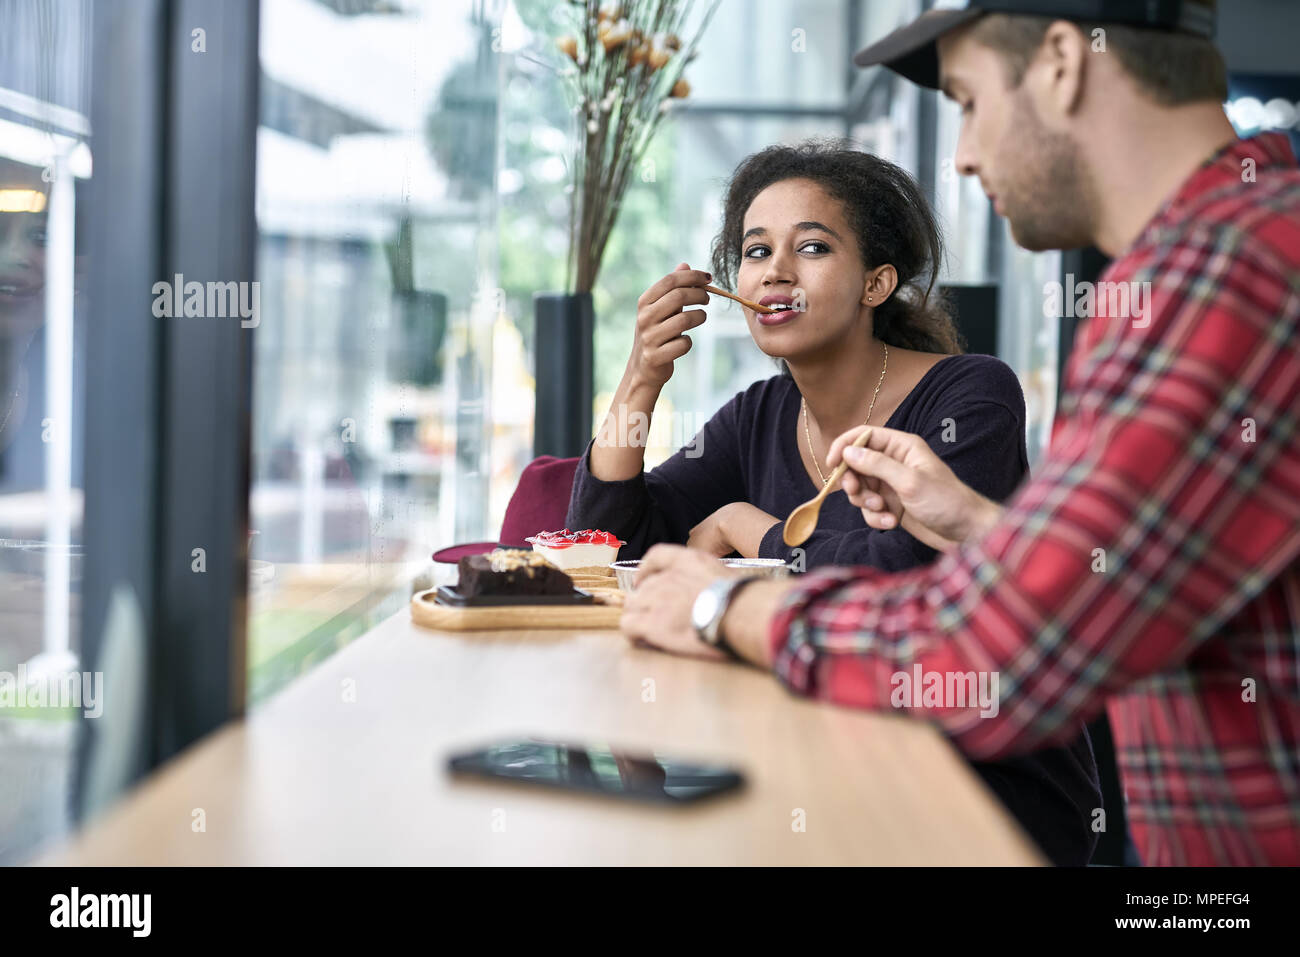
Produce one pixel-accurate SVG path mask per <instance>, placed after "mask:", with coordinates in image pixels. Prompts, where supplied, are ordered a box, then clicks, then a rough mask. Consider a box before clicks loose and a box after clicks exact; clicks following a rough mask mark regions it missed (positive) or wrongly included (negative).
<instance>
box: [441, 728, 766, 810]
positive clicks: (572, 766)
mask: <svg viewBox="0 0 1300 957" xmlns="http://www.w3.org/2000/svg"><path fill="white" fill-rule="evenodd" d="M447 769H448V770H449V771H450V772H451V773H452V774H455V775H463V776H468V777H475V778H492V779H496V780H504V781H516V782H519V783H523V784H534V785H538V786H541V787H547V788H552V789H559V790H565V791H581V792H584V793H588V794H605V795H608V796H610V797H617V798H628V799H631V800H636V801H651V802H656V803H660V804H678V805H684V804H692V803H694V802H696V801H701V800H704V799H705V798H710V797H715V796H717V795H720V794H726V793H727V792H729V791H736V790H739V789H740V788H742V787H743V786H744V783H745V779H744V776H743V775H742V774H741V773H740V772H739V771H737V770H736V769H734V768H729V767H724V766H722V765H711V764H698V763H693V762H690V761H679V760H677V759H675V758H669V757H666V756H664V755H661V754H658V753H633V752H629V751H624V750H621V749H619V748H614V747H610V746H608V745H605V744H569V743H563V742H558V741H544V740H538V739H533V738H521V739H516V740H511V741H503V742H499V743H496V744H492V745H489V746H487V747H484V748H479V749H477V750H473V751H467V752H464V753H461V754H454V755H452V756H451V757H450V758H449V759H448V760H447Z"/></svg>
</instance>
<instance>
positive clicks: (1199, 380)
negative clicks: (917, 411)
mask: <svg viewBox="0 0 1300 957" xmlns="http://www.w3.org/2000/svg"><path fill="white" fill-rule="evenodd" d="M1103 281H1107V282H1139V283H1141V282H1149V283H1151V299H1150V301H1149V304H1148V309H1147V311H1146V312H1145V314H1143V315H1141V316H1137V317H1134V318H1125V317H1124V316H1114V317H1111V318H1107V315H1108V312H1107V307H1108V306H1109V305H1110V303H1109V297H1108V296H1098V297H1097V298H1098V308H1097V310H1096V311H1095V313H1094V316H1095V318H1093V319H1091V320H1089V322H1088V323H1087V324H1086V325H1085V326H1084V327H1083V331H1082V333H1081V339H1080V341H1079V342H1078V343H1077V344H1076V346H1075V348H1074V351H1073V354H1072V355H1071V357H1070V363H1069V366H1068V369H1067V372H1066V383H1065V384H1066V389H1065V394H1064V396H1063V399H1062V403H1061V408H1060V410H1059V413H1058V416H1057V419H1056V421H1055V423H1054V425H1053V432H1052V442H1051V448H1050V450H1049V452H1048V454H1047V455H1046V457H1045V460H1044V461H1043V463H1042V464H1041V466H1040V468H1039V469H1038V470H1037V474H1036V476H1035V477H1034V478H1033V479H1031V480H1030V481H1028V482H1027V483H1026V484H1025V485H1023V486H1022V487H1021V488H1020V489H1019V491H1018V492H1017V493H1016V495H1015V497H1014V498H1013V499H1012V500H1011V501H1010V502H1009V503H1008V506H1009V507H1008V509H1007V511H1006V513H1005V515H1004V516H1003V519H1002V521H1001V522H1000V523H999V524H998V525H997V526H996V527H995V528H994V529H993V530H991V531H990V532H989V533H988V534H987V535H985V536H984V537H983V538H982V539H980V540H978V541H972V542H968V543H966V544H964V545H963V546H962V547H961V548H960V549H958V550H956V551H954V552H952V553H949V554H947V555H944V556H942V557H941V558H940V560H939V561H938V562H936V563H935V564H934V565H932V566H930V567H928V568H924V569H917V570H915V571H911V572H906V573H903V574H895V575H890V574H885V573H883V572H880V571H877V570H874V569H866V568H856V569H847V568H840V569H830V570H826V571H819V572H815V573H811V574H809V575H807V576H805V577H804V578H803V579H802V582H801V584H800V586H799V587H798V588H797V589H796V590H795V591H794V592H793V593H791V595H790V596H789V597H788V599H787V600H786V602H785V603H784V604H783V606H782V608H781V610H780V612H779V614H778V616H777V618H776V620H775V621H774V623H773V625H772V631H771V639H772V643H773V649H774V653H775V669H776V672H777V674H778V676H779V677H780V678H781V679H782V680H783V681H784V682H785V683H786V684H787V685H788V686H789V687H790V688H791V689H792V690H794V691H797V692H799V693H802V694H807V695H813V696H815V697H818V698H824V699H827V700H830V701H835V702H839V703H842V704H847V705H853V706H855V707H861V708H874V709H881V710H884V709H888V708H890V707H891V697H895V700H897V701H898V702H900V703H903V702H905V699H904V698H902V695H901V691H902V688H903V684H902V680H901V679H896V678H895V677H894V676H896V675H898V674H899V673H906V674H908V675H914V674H915V671H914V668H915V666H916V665H919V666H920V667H921V672H920V674H921V676H922V677H923V678H927V679H928V675H930V674H938V675H940V676H943V675H948V674H949V673H953V672H963V673H964V672H976V673H979V672H996V673H997V675H998V681H999V689H1000V708H999V710H998V711H997V714H996V715H994V716H990V717H980V710H981V709H980V707H979V705H978V704H974V703H968V706H965V707H959V706H957V704H958V703H959V702H958V701H957V699H956V698H955V697H954V699H953V700H951V701H944V702H942V704H939V706H936V707H924V708H921V709H920V710H916V711H915V713H916V714H917V715H918V716H924V717H928V718H931V719H933V720H935V721H937V722H938V723H939V725H940V726H941V728H942V729H943V730H944V732H945V733H946V734H948V735H949V736H950V738H951V739H952V740H953V741H954V742H955V743H956V744H957V745H958V747H960V748H961V749H962V750H963V751H964V752H965V753H966V754H968V755H970V756H971V757H973V758H984V759H988V758H999V757H1003V756H1008V755H1014V754H1020V753H1024V752H1027V751H1030V750H1033V749H1035V748H1039V747H1041V746H1043V745H1047V744H1054V743H1060V742H1063V741H1065V740H1067V739H1068V738H1070V737H1071V736H1072V735H1074V734H1076V733H1077V730H1078V728H1079V725H1080V724H1081V723H1083V722H1085V721H1088V720H1091V719H1092V718H1095V717H1096V716H1097V715H1098V714H1099V713H1100V712H1101V710H1102V707H1103V706H1106V707H1108V709H1109V713H1110V720H1111V724H1112V730H1113V733H1114V737H1115V745H1116V752H1117V758H1118V764H1119V768H1120V773H1121V776H1122V778H1123V781H1124V786H1125V792H1126V796H1127V799H1128V813H1129V820H1130V823H1131V826H1132V830H1133V835H1134V839H1135V841H1136V843H1137V846H1138V851H1139V853H1140V855H1141V857H1142V860H1143V862H1144V863H1146V864H1292V865H1295V864H1300V444H1298V440H1300V434H1298V431H1297V415H1298V414H1300V170H1298V169H1297V168H1296V159H1295V156H1294V155H1293V154H1292V152H1291V149H1290V145H1289V143H1288V142H1287V140H1286V138H1285V137H1283V136H1280V135H1276V134H1270V135H1265V136H1259V137H1256V138H1255V139H1252V140H1244V141H1239V142H1236V143H1234V144H1232V145H1231V146H1230V147H1228V148H1227V149H1225V150H1223V151H1222V152H1221V153H1220V154H1219V155H1217V156H1216V157H1214V158H1213V159H1212V160H1211V161H1209V162H1207V163H1206V164H1205V165H1204V166H1203V167H1201V169H1199V170H1198V171H1197V172H1196V173H1195V174H1194V175H1193V176H1192V177H1191V178H1190V179H1189V180H1188V181H1187V182H1186V183H1185V184H1184V185H1183V187H1182V188H1181V190H1180V191H1179V192H1178V193H1177V194H1176V195H1175V196H1174V197H1173V199H1172V200H1171V201H1170V202H1169V203H1167V204H1166V205H1165V207H1164V208H1163V209H1162V210H1161V211H1160V212H1159V213H1158V214H1157V216H1156V217H1155V219H1154V220H1153V221H1152V222H1151V223H1150V224H1148V226H1147V227H1146V229H1145V230H1144V231H1143V233H1142V235H1141V236H1140V237H1139V239H1138V240H1137V242H1136V243H1135V244H1134V246H1133V247H1132V248H1131V249H1130V250H1129V252H1128V253H1127V254H1126V255H1125V256H1124V257H1123V258H1121V259H1120V260H1118V261H1117V262H1115V263H1114V264H1113V265H1112V266H1111V268H1110V269H1109V270H1107V273H1106V275H1105V276H1104V277H1103ZM918 691H919V689H918ZM896 692H897V694H896ZM918 697H919V695H918ZM919 703H920V702H919V701H917V702H913V706H915V705H917V704H919ZM925 703H926V704H932V703H935V704H937V702H934V701H933V699H932V700H931V701H926V702H925Z"/></svg>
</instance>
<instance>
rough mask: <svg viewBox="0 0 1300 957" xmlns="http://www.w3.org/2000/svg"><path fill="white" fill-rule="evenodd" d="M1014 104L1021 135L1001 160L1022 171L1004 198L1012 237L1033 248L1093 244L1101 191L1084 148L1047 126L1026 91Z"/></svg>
mask: <svg viewBox="0 0 1300 957" xmlns="http://www.w3.org/2000/svg"><path fill="white" fill-rule="evenodd" d="M1013 109H1014V112H1013V114H1012V119H1011V122H1012V129H1013V130H1015V131H1016V134H1017V135H1015V136H1014V137H1012V138H1010V139H1009V140H1008V141H1007V146H1006V153H1007V154H1008V155H1004V157H1003V163H1002V164H1000V165H1002V168H1003V169H1018V170H1019V173H1018V174H1017V175H1015V176H1013V177H1011V178H1010V180H1009V181H1008V188H1007V190H1006V194H1005V195H1004V197H1003V209H1004V210H1005V214H1006V218H1007V221H1008V222H1009V223H1010V225H1011V236H1012V238H1013V239H1015V241H1016V243H1017V244H1019V245H1020V246H1023V247H1024V248H1025V249H1028V250H1030V251H1032V252H1041V251H1043V250H1048V249H1078V248H1081V247H1083V246H1090V245H1092V244H1093V241H1094V240H1093V237H1094V235H1095V230H1094V228H1093V225H1094V221H1095V220H1094V211H1095V210H1096V209H1097V204H1096V190H1095V188H1094V184H1093V182H1092V178H1091V176H1090V175H1089V172H1088V170H1087V168H1086V167H1085V166H1084V164H1083V160H1082V158H1081V156H1080V151H1079V149H1078V147H1077V146H1076V145H1075V143H1074V141H1073V140H1072V139H1071V138H1070V137H1069V136H1068V135H1066V134H1064V133H1055V132H1053V131H1051V130H1049V129H1047V127H1046V126H1044V125H1043V122H1042V120H1040V119H1039V118H1038V113H1037V112H1036V111H1035V110H1034V106H1033V104H1032V103H1031V102H1030V99H1029V96H1028V94H1026V93H1025V92H1024V91H1023V90H1021V91H1018V92H1017V93H1016V94H1015V106H1014V108H1013Z"/></svg>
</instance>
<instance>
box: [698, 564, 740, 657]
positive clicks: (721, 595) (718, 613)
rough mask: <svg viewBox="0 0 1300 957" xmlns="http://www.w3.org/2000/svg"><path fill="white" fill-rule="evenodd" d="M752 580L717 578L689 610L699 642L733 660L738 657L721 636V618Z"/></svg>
mask: <svg viewBox="0 0 1300 957" xmlns="http://www.w3.org/2000/svg"><path fill="white" fill-rule="evenodd" d="M754 580H755V579H753V578H719V579H718V580H717V581H715V582H713V583H712V584H710V585H709V586H707V587H706V588H705V589H704V591H702V592H700V593H699V595H698V596H696V598H695V604H694V606H692V608H691V624H692V625H694V626H695V633H696V634H697V635H699V636H700V641H702V642H704V643H705V644H706V645H708V646H710V647H712V648H718V649H720V650H721V651H725V652H726V653H727V654H729V655H731V656H732V657H733V658H734V657H738V656H737V655H736V652H735V650H734V649H733V648H732V647H731V646H730V645H729V644H727V640H726V638H725V637H723V634H722V616H723V615H725V614H726V613H727V608H728V607H730V605H731V602H732V600H733V599H734V598H735V597H736V594H737V592H739V591H740V589H741V588H742V587H744V586H745V585H748V584H750V583H751V582H753V581H754Z"/></svg>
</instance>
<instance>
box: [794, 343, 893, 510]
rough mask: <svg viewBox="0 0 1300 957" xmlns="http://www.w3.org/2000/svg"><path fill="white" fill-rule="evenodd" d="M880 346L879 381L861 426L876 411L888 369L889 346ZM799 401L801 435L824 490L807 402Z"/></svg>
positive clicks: (824, 481)
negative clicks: (810, 428) (883, 359)
mask: <svg viewBox="0 0 1300 957" xmlns="http://www.w3.org/2000/svg"><path fill="white" fill-rule="evenodd" d="M881 345H882V346H884V347H885V361H884V364H882V365H881V367H880V381H879V382H877V383H876V391H875V392H874V393H872V395H871V405H869V406H867V419H866V422H863V423H862V424H863V425H866V424H867V423H869V422H870V421H871V413H872V412H874V411H876V396H878V395H880V387H881V386H882V385H884V384H885V370H886V369H888V368H889V346H888V344H886V343H883V342H882V343H881ZM799 401H800V403H801V404H802V405H803V434H804V436H805V437H806V438H807V439H808V454H809V455H811V456H812V460H813V468H815V469H816V470H817V477H818V478H819V479H821V480H822V488H825V487H826V483H827V482H828V481H829V479H827V478H826V476H825V475H823V474H822V467H821V465H820V464H818V462H817V450H816V449H814V448H813V444H812V433H811V432H809V431H808V400H807V399H800V400H799Z"/></svg>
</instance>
